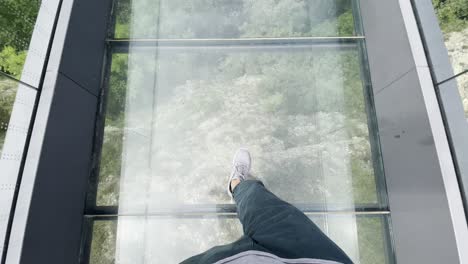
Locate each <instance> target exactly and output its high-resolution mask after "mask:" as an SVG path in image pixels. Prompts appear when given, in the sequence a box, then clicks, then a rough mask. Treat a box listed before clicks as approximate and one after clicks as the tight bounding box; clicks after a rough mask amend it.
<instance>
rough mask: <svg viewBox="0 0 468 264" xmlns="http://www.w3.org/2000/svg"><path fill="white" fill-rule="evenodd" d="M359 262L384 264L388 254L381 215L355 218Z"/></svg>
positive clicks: (363, 263) (361, 263)
mask: <svg viewBox="0 0 468 264" xmlns="http://www.w3.org/2000/svg"><path fill="white" fill-rule="evenodd" d="M357 225H358V226H357V227H358V233H359V237H358V245H359V255H360V260H361V261H360V264H377V263H378V264H384V263H389V262H388V261H386V260H387V259H388V258H387V256H386V254H388V253H387V252H388V249H387V248H386V247H387V245H388V244H387V243H386V241H385V240H386V238H385V236H384V228H385V227H384V222H383V219H382V218H381V217H376V216H374V217H373V216H368V217H362V216H360V217H358V218H357Z"/></svg>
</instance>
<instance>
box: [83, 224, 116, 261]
mask: <svg viewBox="0 0 468 264" xmlns="http://www.w3.org/2000/svg"><path fill="white" fill-rule="evenodd" d="M116 232H117V222H116V221H94V223H93V240H92V242H91V254H90V260H89V263H91V264H114V263H116V262H115V253H116V252H115V248H116V247H115V243H116Z"/></svg>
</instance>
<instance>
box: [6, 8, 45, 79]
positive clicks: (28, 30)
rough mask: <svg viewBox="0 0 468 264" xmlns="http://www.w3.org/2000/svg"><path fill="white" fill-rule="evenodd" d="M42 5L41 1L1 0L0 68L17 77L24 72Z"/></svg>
mask: <svg viewBox="0 0 468 264" xmlns="http://www.w3.org/2000/svg"><path fill="white" fill-rule="evenodd" d="M40 5H41V1H0V70H1V71H2V72H4V73H6V74H9V75H11V76H13V77H15V78H17V79H20V77H21V74H22V70H23V65H24V63H25V60H26V55H27V53H28V47H29V41H30V39H31V35H32V33H33V29H34V24H35V21H36V17H37V14H38V11H39V7H40ZM36 52H37V51H36Z"/></svg>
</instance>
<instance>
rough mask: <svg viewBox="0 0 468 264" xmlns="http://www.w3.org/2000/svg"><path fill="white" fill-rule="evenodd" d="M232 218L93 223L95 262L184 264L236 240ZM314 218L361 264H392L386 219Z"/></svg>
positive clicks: (131, 219) (238, 226) (236, 222)
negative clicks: (186, 260) (184, 261)
mask: <svg viewBox="0 0 468 264" xmlns="http://www.w3.org/2000/svg"><path fill="white" fill-rule="evenodd" d="M233 217H235V216H227V217H224V218H215V217H210V216H205V217H204V218H203V217H200V218H196V217H187V218H165V217H149V216H147V217H128V216H127V217H119V218H118V220H95V221H94V222H93V220H92V219H91V220H89V224H90V225H93V226H92V228H91V229H92V231H93V232H92V236H90V237H89V238H88V239H90V242H89V244H88V245H89V246H90V247H91V253H90V263H92V264H98V263H99V264H106V263H122V264H126V263H132V264H133V263H179V262H181V261H183V260H184V259H186V258H188V257H190V256H192V255H196V254H199V253H202V252H203V251H205V250H207V249H209V248H211V247H213V246H217V245H222V244H227V243H231V242H234V241H235V240H237V239H238V238H239V237H240V236H241V235H242V227H241V224H240V222H239V220H237V219H236V218H233ZM311 219H312V220H313V221H314V222H315V223H316V224H317V225H318V226H319V227H320V228H321V229H322V231H323V232H324V233H326V234H327V235H328V236H329V237H330V238H331V239H332V240H334V241H335V242H336V243H337V244H338V245H339V246H340V247H341V248H342V249H343V250H344V251H345V252H346V253H347V254H348V255H349V256H350V257H351V258H352V259H353V261H354V262H355V263H356V264H376V263H379V264H383V263H391V262H390V258H391V251H390V250H389V248H390V246H389V245H390V242H389V239H388V237H389V236H388V230H386V226H387V218H386V216H385V215H345V214H343V215H314V216H311Z"/></svg>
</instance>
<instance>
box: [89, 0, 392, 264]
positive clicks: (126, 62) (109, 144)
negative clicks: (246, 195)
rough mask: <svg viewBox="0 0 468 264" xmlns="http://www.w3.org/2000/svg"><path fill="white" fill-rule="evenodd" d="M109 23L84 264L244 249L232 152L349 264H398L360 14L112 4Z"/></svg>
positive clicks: (199, 1) (312, 0)
mask: <svg viewBox="0 0 468 264" xmlns="http://www.w3.org/2000/svg"><path fill="white" fill-rule="evenodd" d="M113 21H114V22H113V27H112V28H111V29H110V30H109V32H110V35H109V37H108V40H107V44H108V57H107V61H108V63H107V65H108V67H107V69H106V72H107V76H106V78H105V83H106V87H105V89H104V93H103V97H102V99H103V100H102V102H101V104H102V107H101V108H102V109H101V110H102V111H101V113H100V121H99V123H98V124H97V138H98V140H96V146H95V152H96V160H95V164H96V166H95V169H94V172H93V176H92V179H91V181H90V182H91V190H92V191H91V192H90V195H89V197H88V201H87V210H86V214H85V219H86V223H87V224H86V228H85V232H84V234H83V237H84V239H83V250H82V262H83V263H100V264H104V263H178V262H180V261H182V260H184V259H185V258H188V257H190V256H192V255H195V254H198V253H201V252H202V251H204V250H207V249H209V248H210V247H213V246H216V245H219V244H225V243H230V242H232V241H234V240H236V239H237V238H239V237H240V236H241V234H242V228H241V226H240V223H239V221H238V220H237V219H236V207H235V205H234V204H233V202H232V201H231V200H230V198H229V196H228V195H227V194H226V190H225V186H226V180H227V178H228V176H229V173H230V170H231V167H230V166H231V159H232V155H233V154H234V152H235V151H236V150H237V149H238V148H239V147H247V148H249V150H250V151H251V153H252V156H253V169H252V172H253V176H255V177H256V178H258V179H260V180H262V181H263V182H264V183H265V185H266V186H267V188H269V189H270V190H271V191H272V192H273V193H275V194H277V195H278V196H279V197H281V198H283V199H284V200H286V201H288V202H290V203H293V204H294V205H296V206H297V207H298V208H299V209H301V210H302V211H304V212H305V213H306V214H307V215H308V216H310V218H311V219H312V220H313V221H314V222H315V223H316V224H317V225H319V226H320V227H321V228H322V230H323V231H324V232H325V233H326V234H328V235H329V236H330V237H331V238H332V239H333V240H334V241H335V242H336V243H337V244H338V245H340V246H341V247H342V248H343V249H344V250H345V251H346V252H347V253H348V255H349V256H350V257H351V258H352V259H353V260H354V261H355V263H362V264H364V263H369V264H375V263H393V257H392V252H393V250H392V245H391V237H390V232H389V217H390V211H389V209H388V206H387V202H386V190H385V184H384V175H383V164H382V162H381V158H380V157H381V155H380V150H379V148H380V147H379V142H378V128H377V126H376V122H375V120H374V119H375V115H374V108H373V96H372V92H371V87H370V80H369V73H368V70H367V61H366V50H365V36H364V34H363V32H362V29H361V26H360V19H359V7H358V5H357V4H356V2H354V1H349V0H236V1H232V0H218V1H212V0H194V1H185V0H170V1H169V0H167V1H164V0H160V1H155V0H131V1H130V0H119V1H117V2H116V3H115V6H114V17H113Z"/></svg>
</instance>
